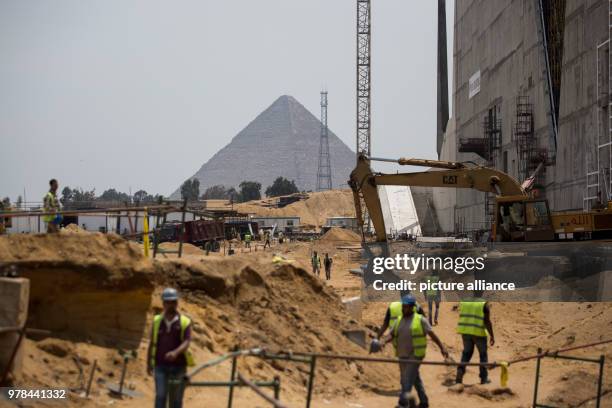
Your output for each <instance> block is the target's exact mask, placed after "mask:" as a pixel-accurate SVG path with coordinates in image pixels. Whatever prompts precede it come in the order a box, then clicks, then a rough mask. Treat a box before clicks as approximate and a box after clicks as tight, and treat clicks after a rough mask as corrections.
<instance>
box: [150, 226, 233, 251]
mask: <svg viewBox="0 0 612 408" xmlns="http://www.w3.org/2000/svg"><path fill="white" fill-rule="evenodd" d="M180 230H181V223H180V222H172V223H166V224H165V225H164V226H163V227H162V229H161V231H160V233H159V241H160V242H168V241H170V242H177V241H178V240H179V233H180ZM224 238H225V231H224V228H223V221H210V220H194V221H185V230H184V231H183V242H188V243H190V244H193V245H197V246H200V247H202V248H205V246H206V243H207V242H210V243H211V244H213V245H212V246H211V249H212V250H216V249H217V248H218V246H219V243H218V242H219V241H222V240H223V239H224ZM215 243H216V244H215Z"/></svg>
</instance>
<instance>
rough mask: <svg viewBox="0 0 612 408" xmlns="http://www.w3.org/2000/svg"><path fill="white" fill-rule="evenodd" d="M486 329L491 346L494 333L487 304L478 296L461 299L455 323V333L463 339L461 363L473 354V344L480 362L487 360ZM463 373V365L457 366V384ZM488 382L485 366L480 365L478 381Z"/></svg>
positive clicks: (461, 379) (468, 360)
mask: <svg viewBox="0 0 612 408" xmlns="http://www.w3.org/2000/svg"><path fill="white" fill-rule="evenodd" d="M479 296H480V295H479ZM487 331H488V332H489V336H491V340H490V344H491V346H493V345H494V344H495V335H494V334H493V324H492V323H491V311H490V309H489V304H488V303H487V302H486V301H485V300H484V299H482V298H480V297H474V298H471V299H466V300H462V301H461V303H459V322H458V324H457V333H459V334H461V339H462V340H463V352H462V353H461V362H462V363H469V362H470V360H471V359H472V355H473V354H474V346H476V348H477V349H478V355H479V357H480V363H488V362H489V359H488V355H487ZM464 374H465V366H458V367H457V377H456V379H455V382H456V383H458V384H459V383H462V382H463V375H464ZM490 382H491V380H489V377H488V373H487V367H485V366H482V365H481V366H480V383H481V384H488V383H490Z"/></svg>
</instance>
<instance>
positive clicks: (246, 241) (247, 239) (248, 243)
mask: <svg viewBox="0 0 612 408" xmlns="http://www.w3.org/2000/svg"><path fill="white" fill-rule="evenodd" d="M244 246H245V248H251V234H250V233H248V232H247V233H246V234H244Z"/></svg>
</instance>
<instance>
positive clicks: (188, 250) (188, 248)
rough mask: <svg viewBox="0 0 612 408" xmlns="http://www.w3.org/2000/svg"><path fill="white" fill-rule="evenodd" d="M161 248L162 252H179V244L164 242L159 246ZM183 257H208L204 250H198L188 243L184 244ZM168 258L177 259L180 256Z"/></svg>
mask: <svg viewBox="0 0 612 408" xmlns="http://www.w3.org/2000/svg"><path fill="white" fill-rule="evenodd" d="M159 247H160V248H161V249H162V250H166V251H178V249H179V243H178V242H162V243H161V244H159ZM182 255H197V256H202V255H206V252H205V251H204V250H202V249H201V248H198V247H197V246H195V245H192V244H190V243H187V242H183V254H182ZM168 256H175V257H176V256H178V254H168Z"/></svg>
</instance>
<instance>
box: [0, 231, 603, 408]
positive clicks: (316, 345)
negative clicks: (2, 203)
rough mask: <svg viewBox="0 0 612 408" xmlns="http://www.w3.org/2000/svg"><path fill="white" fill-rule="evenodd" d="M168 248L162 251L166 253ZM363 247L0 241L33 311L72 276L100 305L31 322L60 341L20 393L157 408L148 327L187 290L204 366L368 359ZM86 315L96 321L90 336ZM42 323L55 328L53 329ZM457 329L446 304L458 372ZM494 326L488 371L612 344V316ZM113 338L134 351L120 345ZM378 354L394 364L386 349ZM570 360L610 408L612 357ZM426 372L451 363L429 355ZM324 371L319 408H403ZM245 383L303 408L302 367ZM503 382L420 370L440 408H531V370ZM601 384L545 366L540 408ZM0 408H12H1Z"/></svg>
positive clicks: (548, 310) (241, 395)
mask: <svg viewBox="0 0 612 408" xmlns="http://www.w3.org/2000/svg"><path fill="white" fill-rule="evenodd" d="M77 232H78V231H77ZM173 245H175V244H165V246H166V247H168V248H172V247H173ZM358 245H359V242H358V237H355V236H351V235H350V234H342V233H338V232H337V231H334V232H332V233H331V234H329V236H327V237H325V238H324V239H321V240H317V241H313V242H308V243H306V242H293V243H284V244H278V243H274V244H273V246H272V248H270V249H267V250H265V251H264V250H263V247H262V246H261V245H258V243H257V242H255V243H253V245H252V248H251V249H248V248H244V247H243V246H242V245H241V244H239V245H238V246H237V247H236V255H233V256H224V255H223V254H222V253H211V254H209V255H206V254H205V253H204V252H203V251H202V250H200V249H199V248H197V247H193V246H191V245H186V246H185V248H184V249H185V251H184V253H185V256H184V257H183V258H182V259H180V260H178V259H176V256H175V255H168V256H161V257H160V258H159V259H157V260H150V259H145V258H143V257H142V256H141V252H140V251H141V247H140V246H139V245H138V244H133V243H125V242H124V241H122V240H121V239H120V238H118V237H114V236H113V235H102V234H88V233H82V232H78V233H74V232H71V233H65V234H63V235H60V236H57V237H49V236H14V237H9V238H7V237H1V238H0V256H2V259H3V261H5V262H9V263H13V264H16V265H18V267H19V270H20V272H21V273H22V274H23V275H24V276H29V277H31V278H32V291H33V293H34V294H35V295H36V297H37V298H40V299H42V300H44V296H45V295H44V293H43V292H42V291H41V288H50V287H51V282H56V283H57V286H58V287H62V285H67V286H65V291H72V292H78V291H79V289H78V285H77V284H78V283H79V281H77V280H76V279H77V278H76V276H81V277H82V276H85V277H84V278H82V279H83V280H82V282H81V283H83V282H84V283H85V285H84V287H85V288H87V289H86V290H85V292H86V294H87V295H88V296H89V298H93V299H95V301H91V300H86V299H85V298H86V295H85V294H80V295H77V294H75V293H72V294H71V293H66V292H64V297H65V298H66V299H67V300H61V299H60V297H59V295H58V294H57V293H55V294H54V295H53V297H52V299H51V300H53V301H52V302H51V301H50V302H48V303H46V304H45V307H44V308H41V307H40V306H39V307H38V308H34V309H33V311H32V312H31V319H30V322H31V323H32V324H31V325H30V327H36V328H42V329H45V328H47V329H49V330H51V331H52V333H53V335H52V336H50V337H47V338H43V337H35V336H28V337H27V338H26V339H25V353H24V367H23V368H24V369H23V373H24V374H23V378H21V379H19V381H18V382H17V385H20V386H30V387H68V388H71V389H73V390H74V392H70V393H69V400H68V401H62V402H60V403H54V402H50V401H48V402H40V401H39V402H36V403H33V404H32V403H31V404H29V405H28V404H24V405H21V406H83V407H102V406H104V407H107V406H117V407H141V406H151V405H152V403H153V402H152V401H153V395H154V384H153V381H152V378H151V377H149V376H148V375H147V374H146V370H145V367H146V362H145V358H144V356H145V354H146V349H147V346H148V333H149V330H150V322H151V319H152V316H153V315H154V313H156V312H158V311H159V310H160V309H161V303H160V300H159V294H160V292H161V290H162V288H163V287H164V286H168V285H172V286H176V287H178V288H179V289H180V291H181V293H182V294H183V295H184V299H183V300H182V301H181V309H182V311H183V312H184V313H186V314H187V315H189V316H190V317H191V318H192V319H193V323H194V330H193V335H194V340H193V342H192V348H193V350H194V354H195V357H196V359H197V361H198V362H199V363H201V362H205V361H209V360H211V359H213V358H215V357H218V356H219V355H221V354H223V353H226V352H228V351H229V350H231V349H232V348H233V347H235V346H239V347H241V348H250V347H264V348H266V349H267V350H270V351H280V350H283V351H310V352H320V353H338V354H351V355H364V356H365V355H367V352H366V351H365V350H364V349H361V348H360V347H358V346H357V345H355V344H354V343H352V342H350V341H349V340H348V339H347V338H346V337H345V336H344V335H343V334H342V331H343V330H346V329H364V330H366V332H367V334H368V335H372V334H373V330H372V329H374V328H376V327H377V326H378V325H380V324H381V323H382V320H383V317H384V313H385V310H386V307H387V305H386V304H382V303H366V304H365V306H364V308H363V313H362V316H361V319H356V318H354V317H352V316H351V315H350V314H349V313H348V311H347V310H346V309H345V308H344V306H343V305H342V299H343V298H349V297H354V296H359V294H360V287H361V281H360V278H359V277H358V276H356V275H353V274H351V273H350V272H349V270H350V269H353V268H357V267H358V266H359V259H358V256H359V251H358V250H357V248H358ZM314 250H316V251H318V252H319V253H320V254H321V255H324V254H325V253H328V254H329V255H330V256H332V257H333V260H334V266H333V270H332V275H331V280H330V281H325V280H324V276H321V277H317V276H313V275H312V272H311V267H310V256H311V254H312V251H314ZM77 272H78V275H77ZM322 275H324V274H322ZM41 282H42V283H41ZM62 282H69V283H62ZM94 283H95V284H94ZM58 305H59V306H58ZM62 313H63V314H62ZM88 315H90V316H93V317H92V318H91V319H90V320H91V321H90V322H85V319H86V316H88ZM47 316H51V317H52V318H50V319H45V317H47ZM73 316H77V318H75V319H76V323H75V324H70V321H71V320H73V319H72V317H73ZM457 318H458V312H457V311H456V303H453V302H444V301H443V302H442V304H441V311H440V319H439V325H437V326H435V327H434V330H435V332H436V333H437V334H438V336H439V337H440V338H441V339H442V341H443V342H444V343H445V345H446V346H447V347H448V349H449V351H450V353H451V356H452V357H453V358H454V359H455V360H459V358H460V353H461V339H460V337H459V336H458V335H457V334H456V333H455V327H456V323H457ZM492 318H493V324H494V327H495V332H496V340H497V343H496V344H495V345H494V346H493V347H491V348H490V351H489V360H490V361H506V360H510V359H513V358H516V357H519V356H524V355H530V354H534V353H535V352H536V350H537V348H538V347H541V348H543V349H550V350H554V349H557V348H561V347H571V346H574V345H580V344H585V343H590V342H595V341H598V340H605V339H608V338H610V337H612V333H611V330H610V328H611V327H612V304H610V303H493V304H492ZM61 323H64V326H61ZM81 325H85V327H86V330H85V331H84V332H83V331H80V330H79V327H80V326H81ZM134 326H135V327H136V328H137V329H134ZM126 333H127V334H126ZM120 334H121V335H120ZM114 336H116V337H117V338H118V337H122V336H123V337H127V338H125V339H122V341H121V342H119V341H117V342H113V339H115V340H116V338H115V337H114ZM119 349H130V350H132V349H133V350H135V351H136V352H137V355H136V358H135V359H131V360H130V361H129V363H128V367H127V376H126V387H127V388H128V389H129V390H132V391H134V392H136V393H138V396H135V397H132V398H130V397H128V398H124V399H117V398H114V397H111V396H110V395H109V393H108V390H107V385H109V384H114V383H117V382H118V381H119V377H120V374H121V367H122V358H121V356H120V354H119ZM383 354H384V355H385V356H388V357H391V356H392V355H393V354H392V352H391V350H390V348H388V349H387V350H385V351H384V353H383ZM571 355H576V356H585V357H591V358H598V357H599V356H600V355H604V356H605V358H606V360H607V362H606V366H605V372H604V385H603V387H604V392H605V396H604V401H603V402H602V405H601V406H602V407H607V406H612V392H611V391H612V364H611V363H610V361H611V359H612V345H610V344H608V345H605V346H598V347H593V348H590V349H587V350H581V351H575V352H572V353H571ZM474 358H476V357H474ZM427 359H428V360H434V361H442V357H441V355H440V353H439V351H438V350H437V348H436V346H435V345H434V344H432V343H431V342H430V344H429V347H428V356H427ZM94 361H96V364H97V369H96V371H95V375H94V381H93V386H92V392H91V395H90V397H89V398H85V397H84V394H83V389H84V388H85V386H86V382H87V377H88V376H89V373H90V372H91V370H92V366H93V362H94ZM317 367H318V368H317V374H316V379H315V391H314V403H313V405H312V406H313V407H330V408H340V407H342V408H347V407H352V408H359V407H363V408H366V407H367V408H378V407H392V406H394V404H395V402H396V400H397V397H396V395H397V391H398V390H399V375H398V369H397V367H396V366H395V365H389V364H382V363H346V362H342V361H320V362H319V363H318V366H317ZM238 371H239V372H242V373H244V374H245V375H246V376H247V377H249V378H252V379H256V380H271V379H272V378H273V377H274V376H279V378H280V380H281V400H282V401H284V402H286V403H287V405H288V406H289V407H299V406H304V403H305V395H306V383H307V373H308V367H307V365H306V364H300V363H290V362H275V363H270V362H268V361H261V360H259V359H258V358H255V357H248V358H244V359H242V360H240V362H239V365H238ZM499 374H500V372H499V369H494V370H493V371H492V373H491V375H490V376H491V379H492V383H491V384H488V385H485V386H480V385H478V384H477V382H478V376H477V372H476V370H474V369H472V368H470V369H468V373H467V375H466V377H465V387H464V389H463V390H454V391H453V389H454V387H453V388H449V387H448V385H449V381H450V380H451V379H453V378H454V370H453V369H451V368H446V367H442V366H423V367H422V368H421V376H422V378H423V380H424V383H425V386H426V389H427V392H428V394H429V397H430V406H431V407H448V408H465V407H475V408H488V407H500V408H510V407H529V406H531V403H532V398H533V391H534V379H535V360H531V361H528V362H524V363H518V364H516V365H512V366H510V369H509V382H508V389H502V388H501V387H500V384H499ZM229 375H230V363H229V361H226V362H224V363H222V364H220V365H218V366H215V367H212V368H210V369H207V370H205V371H203V372H202V373H200V374H199V375H198V376H196V377H195V378H194V380H197V381H225V380H227V379H228V378H229ZM596 378H597V366H596V365H595V364H587V363H580V362H574V361H566V360H557V359H552V358H551V359H546V360H544V363H543V366H542V376H541V378H540V391H539V395H540V397H539V399H538V401H539V402H540V403H543V404H548V405H554V406H559V407H594V406H595V404H594V401H593V399H592V397H593V396H594V395H595V392H596ZM459 391H460V392H459ZM227 395H228V390H227V388H220V387H217V388H196V387H190V388H189V389H188V390H187V391H186V394H185V406H186V407H192V406H206V407H211V408H214V407H225V406H227ZM234 401H235V405H234V406H237V407H248V408H251V407H267V406H269V404H267V403H264V402H263V400H262V399H261V398H259V397H258V396H256V395H255V394H254V393H253V392H252V391H250V390H247V389H239V390H236V392H235V399H234ZM0 406H14V405H10V404H9V403H6V402H0Z"/></svg>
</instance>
